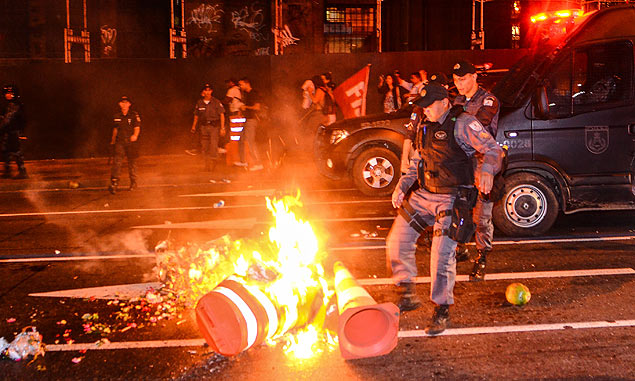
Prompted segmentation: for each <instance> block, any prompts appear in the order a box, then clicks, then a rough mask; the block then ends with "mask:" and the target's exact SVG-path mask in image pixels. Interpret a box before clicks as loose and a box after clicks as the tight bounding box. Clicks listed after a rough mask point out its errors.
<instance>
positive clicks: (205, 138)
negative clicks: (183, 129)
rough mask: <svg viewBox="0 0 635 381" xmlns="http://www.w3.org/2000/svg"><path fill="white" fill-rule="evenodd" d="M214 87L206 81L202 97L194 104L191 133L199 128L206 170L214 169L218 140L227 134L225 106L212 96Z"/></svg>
mask: <svg viewBox="0 0 635 381" xmlns="http://www.w3.org/2000/svg"><path fill="white" fill-rule="evenodd" d="M213 92H214V89H212V86H211V85H210V84H208V83H206V84H205V85H204V86H203V88H202V89H201V98H200V99H199V100H198V101H197V102H196V105H195V106H194V121H193V122H192V128H191V129H190V132H191V133H193V134H194V133H196V131H197V129H198V130H199V133H200V136H201V154H202V156H203V161H204V170H205V171H206V172H209V171H212V170H214V168H215V167H216V164H217V163H216V162H217V158H218V140H219V138H220V137H221V136H225V108H224V107H223V104H222V103H221V102H220V101H219V100H218V99H216V98H214V97H213V96H212V93H213Z"/></svg>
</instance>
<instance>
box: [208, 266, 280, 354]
mask: <svg viewBox="0 0 635 381" xmlns="http://www.w3.org/2000/svg"><path fill="white" fill-rule="evenodd" d="M238 280H239V279H237V278H234V277H228V278H227V279H226V280H224V281H223V282H221V283H220V284H219V285H218V286H216V288H215V289H214V290H212V291H211V292H209V293H207V294H206V295H205V296H203V297H202V298H201V299H200V300H199V301H198V304H197V305H196V321H197V323H198V327H199V329H200V331H201V333H202V334H203V337H204V338H205V341H206V342H207V343H208V344H209V345H210V347H212V349H213V350H214V351H216V352H218V353H220V354H222V355H224V356H233V355H236V354H238V353H240V352H242V351H244V350H245V349H249V348H251V347H253V346H254V345H258V344H262V343H263V342H264V341H265V340H266V339H267V338H269V337H273V336H274V335H275V334H276V333H277V331H278V329H279V326H280V318H279V317H280V315H279V311H278V310H277V308H276V307H275V305H274V304H273V302H272V301H271V300H270V299H269V298H268V297H267V296H266V295H265V294H264V293H263V292H262V291H260V290H258V289H257V288H256V287H250V289H249V290H247V288H246V287H245V286H244V285H243V284H242V283H240V282H239V281H238Z"/></svg>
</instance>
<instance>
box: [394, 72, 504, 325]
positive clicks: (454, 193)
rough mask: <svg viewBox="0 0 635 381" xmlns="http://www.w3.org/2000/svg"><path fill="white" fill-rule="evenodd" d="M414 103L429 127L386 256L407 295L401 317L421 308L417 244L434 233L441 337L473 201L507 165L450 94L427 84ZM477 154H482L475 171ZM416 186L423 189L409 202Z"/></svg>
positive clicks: (403, 190) (434, 288)
mask: <svg viewBox="0 0 635 381" xmlns="http://www.w3.org/2000/svg"><path fill="white" fill-rule="evenodd" d="M416 104H417V105H418V106H420V107H422V108H423V112H424V115H425V117H426V118H427V119H428V122H427V123H426V125H425V126H424V128H420V129H419V133H418V134H417V138H416V139H417V141H416V146H417V149H416V151H415V154H414V157H413V160H412V162H411V163H412V164H411V165H410V167H409V168H408V172H407V173H406V174H405V175H403V176H402V177H401V178H400V179H399V183H398V184H397V188H396V189H395V191H394V192H393V195H392V203H393V206H394V207H395V208H399V214H398V215H397V218H396V219H395V221H394V223H393V225H392V228H391V229H390V233H389V234H388V237H387V239H386V252H387V255H388V258H389V259H390V264H391V268H392V278H393V281H394V282H395V284H396V285H397V286H398V287H399V288H400V290H401V298H400V300H399V303H398V305H399V309H400V311H402V312H403V311H409V310H414V309H416V308H418V307H420V305H421V302H420V301H419V298H418V297H417V295H416V293H415V288H414V283H412V282H413V278H414V277H415V276H416V275H417V266H416V262H415V242H416V240H417V237H418V236H419V235H420V233H421V232H422V231H423V229H425V226H433V229H434V230H433V231H434V233H433V239H432V247H431V250H430V276H431V288H430V299H431V300H432V302H434V303H435V309H434V314H433V316H432V322H431V323H430V324H429V325H428V326H427V327H426V332H427V333H428V334H438V333H441V332H443V331H444V330H445V328H446V326H447V325H448V323H449V306H450V305H452V304H453V303H454V294H453V290H454V282H455V277H456V259H455V255H454V250H455V249H456V243H457V240H462V241H466V240H467V239H469V237H470V236H471V235H472V233H473V230H471V226H469V225H472V223H471V221H472V218H471V215H470V216H468V214H471V211H472V207H473V202H471V201H473V199H474V198H475V193H476V192H475V190H474V184H476V187H477V188H478V190H479V191H481V192H483V193H489V191H490V189H491V187H492V183H493V178H494V173H496V172H497V171H498V170H499V167H500V165H501V158H502V149H501V148H500V147H499V146H498V144H497V143H496V141H495V140H494V139H493V138H492V136H491V135H490V134H489V133H488V132H486V131H485V130H484V129H483V126H482V125H481V123H480V122H479V121H478V120H477V119H476V118H475V117H474V116H472V115H469V114H467V113H465V112H464V111H463V108H462V107H460V106H459V107H451V104H450V100H449V99H448V91H447V89H445V88H444V87H442V86H440V85H438V84H429V85H427V86H426V87H425V88H424V89H423V90H422V92H421V98H419V99H418V100H417V101H416ZM424 130H425V133H424ZM477 152H479V153H481V154H482V155H479V157H478V163H477V165H476V171H474V164H473V158H474V157H475V153H477ZM475 175H476V176H475ZM416 181H418V182H419V189H417V190H414V191H413V192H411V193H409V195H408V197H407V199H406V194H408V190H409V189H410V188H411V187H412V185H413V184H414V183H415V182H416ZM471 195H474V196H471ZM464 222H467V224H464ZM466 237H467V239H466Z"/></svg>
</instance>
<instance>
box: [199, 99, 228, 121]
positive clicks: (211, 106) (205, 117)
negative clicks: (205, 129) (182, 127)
mask: <svg viewBox="0 0 635 381" xmlns="http://www.w3.org/2000/svg"><path fill="white" fill-rule="evenodd" d="M224 113H225V108H224V107H223V104H222V103H221V102H220V101H219V100H218V99H216V98H214V97H212V99H211V100H210V102H209V103H207V104H206V103H205V100H204V99H203V98H201V99H199V100H198V101H197V102H196V106H195V108H194V115H196V116H197V117H198V120H199V123H200V124H216V123H217V122H219V121H220V118H221V115H222V114H224Z"/></svg>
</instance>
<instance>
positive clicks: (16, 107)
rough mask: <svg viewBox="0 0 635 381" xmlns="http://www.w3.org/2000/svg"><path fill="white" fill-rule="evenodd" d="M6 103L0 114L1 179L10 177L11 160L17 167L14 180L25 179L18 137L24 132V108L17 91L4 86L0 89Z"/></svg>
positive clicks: (14, 87) (9, 86) (22, 156)
mask: <svg viewBox="0 0 635 381" xmlns="http://www.w3.org/2000/svg"><path fill="white" fill-rule="evenodd" d="M2 92H3V94H4V99H5V100H6V102H5V103H4V105H3V106H2V109H1V112H0V135H1V136H2V160H4V173H3V175H2V177H4V178H10V177H11V166H10V163H11V159H13V160H15V164H16V165H17V166H18V176H16V179H26V178H28V175H27V174H26V168H25V167H24V155H23V154H22V151H21V150H20V137H21V136H22V133H23V132H24V127H25V125H26V118H25V115H24V106H23V105H22V102H20V95H19V93H18V89H17V87H16V86H14V85H6V86H4V88H3V89H2Z"/></svg>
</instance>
